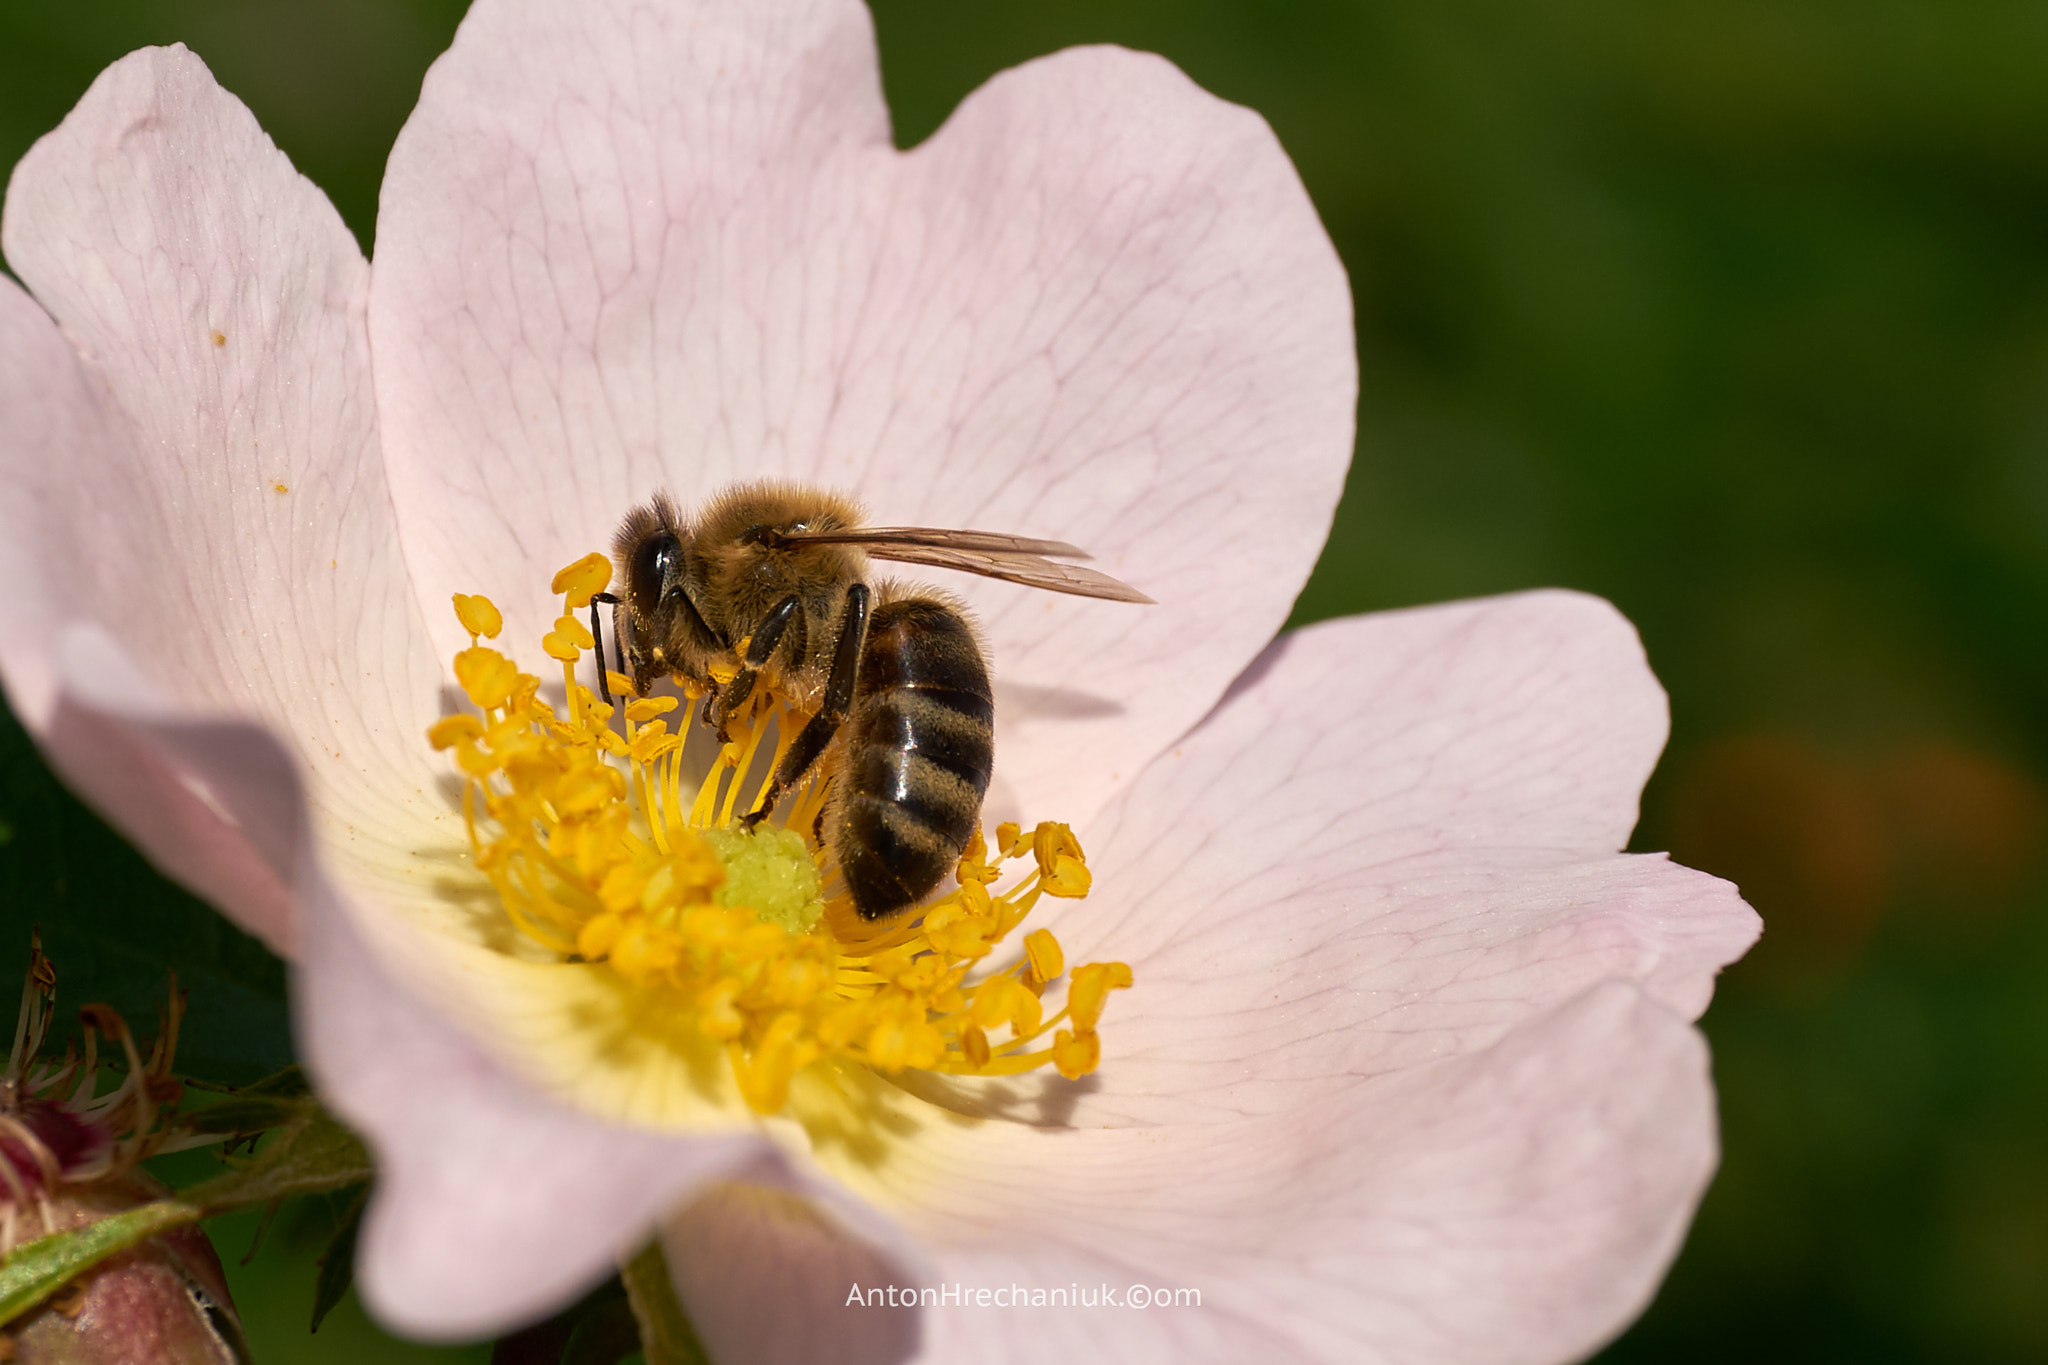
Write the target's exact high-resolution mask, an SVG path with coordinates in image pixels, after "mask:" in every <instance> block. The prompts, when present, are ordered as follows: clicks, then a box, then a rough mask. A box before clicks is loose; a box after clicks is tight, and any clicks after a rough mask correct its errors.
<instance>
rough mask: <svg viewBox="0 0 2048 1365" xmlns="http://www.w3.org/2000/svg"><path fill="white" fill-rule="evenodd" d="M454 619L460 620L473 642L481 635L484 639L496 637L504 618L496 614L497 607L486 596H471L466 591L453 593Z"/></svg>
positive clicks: (501, 628)
mask: <svg viewBox="0 0 2048 1365" xmlns="http://www.w3.org/2000/svg"><path fill="white" fill-rule="evenodd" d="M455 619H456V620H458V621H460V622H462V628H463V629H464V630H466V631H468V632H469V637H470V642H471V643H472V644H474V643H475V642H476V637H477V636H479V635H481V636H483V637H484V638H485V639H486V640H495V639H497V638H498V632H499V631H501V630H503V629H504V628H505V618H504V617H503V616H500V615H499V614H498V608H497V607H496V606H495V605H494V604H493V603H492V602H491V599H490V598H488V597H472V596H470V595H469V594H468V593H462V592H459V593H456V594H455Z"/></svg>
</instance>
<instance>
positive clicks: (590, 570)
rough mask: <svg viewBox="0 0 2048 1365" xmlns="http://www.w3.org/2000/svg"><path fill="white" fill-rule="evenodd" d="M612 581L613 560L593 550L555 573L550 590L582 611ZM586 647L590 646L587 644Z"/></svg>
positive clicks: (570, 606) (575, 609)
mask: <svg viewBox="0 0 2048 1365" xmlns="http://www.w3.org/2000/svg"><path fill="white" fill-rule="evenodd" d="M611 581H612V562H611V561H610V560H609V559H606V558H605V557H604V556H603V555H601V554H598V553H596V552H595V551H592V552H591V553H590V554H587V555H585V556H583V558H581V559H579V560H577V561H576V562H575V563H574V564H571V565H569V566H568V567H567V568H565V569H563V570H562V571H561V572H560V573H558V574H556V575H555V581H554V582H553V583H552V584H550V585H549V587H548V591H550V592H553V593H560V594H563V595H565V596H567V598H568V599H569V600H568V602H567V604H566V605H567V606H568V608H569V610H570V611H581V610H582V609H583V608H585V607H587V606H589V605H590V599H591V598H593V597H595V596H597V595H598V594H599V593H601V592H603V591H604V590H605V588H606V587H607V586H608V585H609V584H610V583H611ZM584 648H585V649H588V648H589V646H588V645H585V646H584Z"/></svg>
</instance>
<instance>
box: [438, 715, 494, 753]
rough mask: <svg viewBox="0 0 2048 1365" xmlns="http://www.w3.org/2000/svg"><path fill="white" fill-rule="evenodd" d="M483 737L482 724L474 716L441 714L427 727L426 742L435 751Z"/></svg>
mask: <svg viewBox="0 0 2048 1365" xmlns="http://www.w3.org/2000/svg"><path fill="white" fill-rule="evenodd" d="M483 737H484V724H483V722H482V721H480V720H478V719H477V718H476V717H475V716H443V717H441V719H439V720H437V721H435V722H434V723H433V724H432V725H429V726H428V727H427V743H429V744H431V745H433V746H434V750H435V752H437V753H438V752H440V751H441V750H443V749H452V748H454V747H455V746H456V745H457V744H460V743H461V742H462V741H464V740H469V741H472V742H474V741H476V740H479V739H482V738H483Z"/></svg>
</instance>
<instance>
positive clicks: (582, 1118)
mask: <svg viewBox="0 0 2048 1365" xmlns="http://www.w3.org/2000/svg"><path fill="white" fill-rule="evenodd" d="M300 895H301V898H302V899H301V903H302V904H304V905H305V906H307V907H308V913H307V929H306V936H307V951H306V953H305V955H304V957H303V959H302V962H301V965H300V967H299V969H298V971H297V974H296V977H295V986H296V989H295V992H294V1003H295V1005H296V1006H297V1010H298V1019H299V1033H300V1040H301V1046H302V1047H303V1048H304V1050H305V1052H306V1055H307V1057H308V1059H309V1060H310V1061H311V1062H312V1064H313V1065H314V1066H315V1068H316V1069H317V1074H318V1075H319V1077H320V1079H321V1081H322V1091H321V1093H322V1094H323V1096H325V1097H326V1098H327V1099H328V1101H329V1102H330V1103H332V1104H334V1105H335V1106H336V1108H337V1109H338V1110H339V1111H340V1112H341V1113H342V1114H343V1115H345V1116H346V1117H348V1118H349V1119H350V1120H351V1121H352V1122H354V1123H356V1124H357V1125H358V1126H360V1127H361V1129H362V1130H363V1132H364V1133H365V1134H366V1135H367V1136H368V1137H369V1138H370V1139H371V1141H372V1143H373V1145H374V1146H375V1148H376V1151H377V1156H378V1183H377V1189H376V1192H375V1194H374V1196H373V1197H372V1201H371V1205H370V1210H369V1216H368V1219H367V1221H366V1222H365V1224H364V1228H363V1241H362V1244H361V1248H360V1251H359V1256H360V1259H359V1261H358V1267H357V1277H358V1280H357V1282H358V1283H359V1284H360V1286H361V1288H362V1292H363V1297H364V1301H365V1302H366V1303H367V1304H368V1305H369V1306H370V1308H371V1309H372V1311H374V1312H375V1313H376V1314H377V1316H378V1317H379V1319H381V1320H382V1321H383V1322H385V1323H386V1324H388V1325H389V1326H391V1327H392V1328H394V1329H395V1330H398V1331H401V1332H405V1333H407V1334H409V1335H417V1336H428V1337H458V1338H472V1339H473V1338H475V1337H478V1336H485V1335H489V1334H492V1333H495V1332H501V1331H504V1330H506V1329H507V1328H510V1327H515V1326H518V1325H519V1324H521V1323H523V1322H526V1321H530V1320H532V1319H534V1318H538V1317H542V1316H545V1315H546V1314H548V1313H550V1312H553V1311H554V1310H556V1309H558V1308H561V1307H563V1306H564V1305H566V1304H567V1303H569V1302H571V1301H573V1300H574V1299H576V1298H577V1297H578V1296H579V1295H581V1294H582V1293H583V1292H584V1291H586V1290H587V1289H589V1288H590V1286H591V1285H592V1284H593V1283H595V1282H596V1281H598V1280H600V1279H603V1278H604V1277H605V1276H606V1275H608V1274H609V1273H611V1271H612V1269H613V1268H614V1266H615V1265H616V1263H617V1260H618V1258H619V1256H620V1255H621V1254H623V1253H629V1252H631V1251H634V1250H637V1249H638V1247H639V1246H640V1245H641V1244H642V1243H643V1242H645V1241H646V1239H647V1238H648V1237H649V1236H650V1235H651V1234H652V1233H653V1231H654V1219H655V1216H656V1214H657V1213H658V1212H659V1211H660V1210H661V1209H662V1208H664V1207H666V1206H667V1205H669V1204H670V1203H672V1202H674V1201H675V1200H677V1199H680V1198H685V1197H687V1196H688V1195H689V1194H690V1192H691V1191H692V1190H694V1189H696V1188H697V1187H698V1186H699V1185H701V1184H703V1183H705V1182H708V1181H717V1180H721V1179H725V1178H727V1177H729V1176H732V1175H734V1174H737V1173H740V1172H742V1171H745V1170H750V1169H753V1168H755V1167H758V1166H759V1164H760V1163H761V1162H762V1161H764V1160H768V1161H771V1162H772V1161H773V1160H774V1157H773V1149H772V1148H771V1147H769V1146H768V1144H767V1143H766V1142H765V1141H764V1140H763V1139H762V1138H761V1137H760V1136H759V1135H758V1134H755V1133H750V1132H747V1131H745V1130H743V1129H737V1128H736V1129H735V1130H734V1131H733V1132H731V1133H729V1134H727V1135H724V1136H719V1137H705V1138H681V1137H675V1136H670V1135H664V1134H660V1133H654V1132H649V1131H646V1130H643V1129H638V1128H632V1127H627V1126H623V1125H620V1124H617V1123H614V1122H610V1121H608V1120H606V1119H603V1118H599V1117H595V1116H592V1115H589V1114H585V1113H581V1112H578V1111H574V1110H571V1109H567V1108H564V1107H562V1106H561V1105H559V1104H557V1103H555V1102H553V1101H551V1100H548V1099H546V1098H544V1097H543V1096H541V1095H540V1094H539V1093H538V1092H537V1091H535V1090H534V1089H533V1088H532V1087H531V1086H529V1085H527V1084H526V1083H525V1082H523V1081H521V1080H518V1079H516V1078H515V1077H513V1076H511V1075H509V1074H507V1072H506V1071H505V1070H504V1068H503V1067H502V1066H501V1065H500V1064H499V1063H498V1062H497V1061H496V1060H494V1059H492V1058H491V1057H489V1056H487V1055H486V1054H485V1053H484V1052H483V1051H482V1050H481V1049H480V1048H478V1047H477V1045H476V1044H475V1043H474V1042H473V1041H472V1040H471V1039H470V1038H468V1037H467V1036H466V1035H465V1034H463V1033H462V1032H461V1031H460V1030H458V1029H456V1028H455V1027H454V1026H452V1025H451V1024H450V1023H449V1022H448V1020H447V1019H446V1017H445V1016H444V1015H443V1014H442V1013H441V1012H440V1011H439V1010H436V1009H434V1008H433V1007H431V1006H429V1005H427V1004H425V1003H423V1002H422V1001H420V1000H418V999H417V998H415V997H414V996H413V995H412V993H411V992H409V991H407V990H406V989H404V988H402V987H400V986H398V985H397V984H395V983H394V982H393V981H392V980H391V978H390V977H389V975H388V974H387V973H386V972H385V970H384V969H383V968H382V967H381V966H380V965H379V964H378V962H377V959H376V957H375V955H373V954H372V953H371V952H370V951H369V949H368V948H367V947H366V946H365V945H364V944H363V943H362V942H361V941H360V939H359V938H358V937H357V935H356V932H355V930H354V928H353V927H352V922H351V917H350V915H349V913H348V910H347V909H346V907H345V906H343V905H342V904H341V903H340V901H339V893H338V892H337V891H336V890H334V889H333V888H332V887H330V886H328V885H326V884H325V883H320V882H315V883H314V884H312V885H307V884H305V883H302V884H301V891H300Z"/></svg>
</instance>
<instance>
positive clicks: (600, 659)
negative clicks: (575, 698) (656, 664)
mask: <svg viewBox="0 0 2048 1365" xmlns="http://www.w3.org/2000/svg"><path fill="white" fill-rule="evenodd" d="M600 602H603V603H604V604H605V605H607V606H609V607H611V608H612V609H613V616H614V620H613V623H612V624H613V630H612V657H613V658H614V659H616V660H618V664H619V672H620V673H624V672H625V671H626V647H625V643H624V642H623V641H622V640H620V639H619V632H618V629H617V625H618V622H617V619H616V617H617V610H618V605H619V599H618V598H616V597H614V596H612V595H611V594H610V593H608V592H597V593H592V594H591V595H590V638H591V639H592V640H593V641H594V642H596V645H597V648H596V650H595V651H594V652H595V653H596V655H597V694H598V695H599V696H600V697H602V698H604V704H605V705H606V706H610V705H611V704H612V687H611V680H610V679H608V678H606V677H605V668H604V630H603V629H602V628H601V627H600V626H599V625H598V623H597V604H598V603H600Z"/></svg>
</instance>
